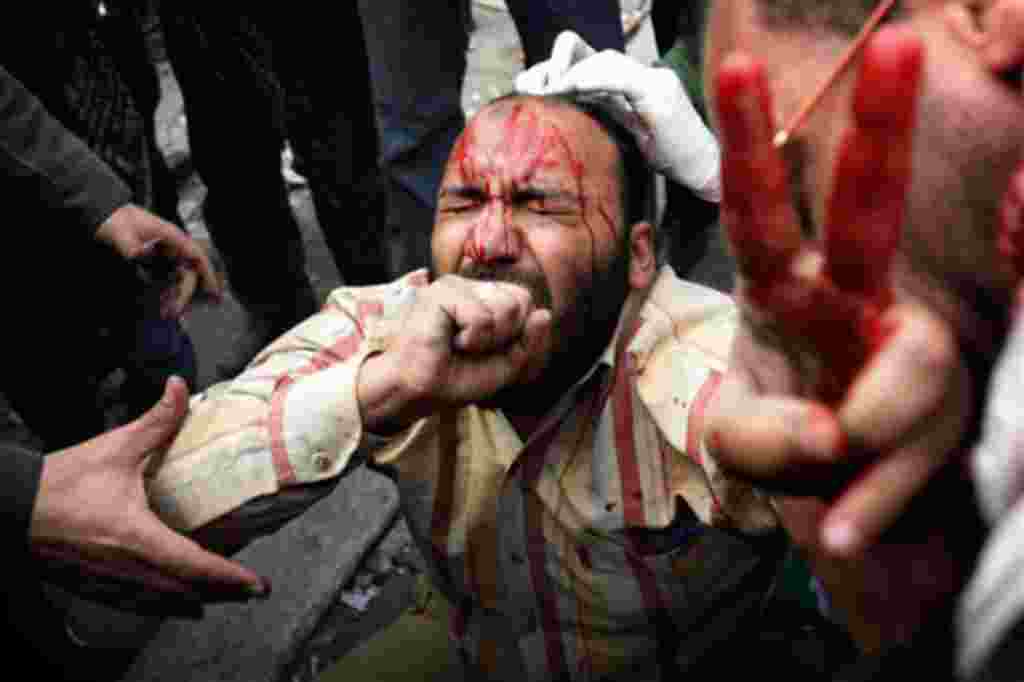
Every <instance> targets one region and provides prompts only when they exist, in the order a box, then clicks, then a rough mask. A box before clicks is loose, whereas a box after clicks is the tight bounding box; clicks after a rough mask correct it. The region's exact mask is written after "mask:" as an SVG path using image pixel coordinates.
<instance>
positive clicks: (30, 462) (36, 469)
mask: <svg viewBox="0 0 1024 682" xmlns="http://www.w3.org/2000/svg"><path fill="white" fill-rule="evenodd" d="M42 471H43V457H42V455H41V454H39V453H38V452H35V451H33V450H29V449H28V448H25V447H22V446H20V445H15V444H12V443H0V495H2V496H3V499H4V507H5V508H4V509H3V510H2V511H0V519H2V521H0V526H2V529H0V538H3V541H4V542H11V541H12V539H16V541H17V542H18V543H19V544H18V545H17V548H18V551H19V552H21V551H26V550H27V549H28V527H29V522H30V521H31V519H32V510H33V508H34V507H35V503H36V494H37V493H38V492H39V478H40V476H41V474H42Z"/></svg>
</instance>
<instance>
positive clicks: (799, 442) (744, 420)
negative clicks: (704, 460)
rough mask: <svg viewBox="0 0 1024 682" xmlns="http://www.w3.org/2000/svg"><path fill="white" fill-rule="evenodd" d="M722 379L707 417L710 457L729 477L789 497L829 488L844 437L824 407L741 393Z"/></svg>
mask: <svg viewBox="0 0 1024 682" xmlns="http://www.w3.org/2000/svg"><path fill="white" fill-rule="evenodd" d="M742 384H743V382H742V380H740V379H739V378H737V377H736V376H727V377H726V378H725V380H724V381H723V383H722V386H721V388H720V389H719V393H718V395H717V396H716V398H715V402H714V403H713V404H712V406H711V408H710V410H709V413H708V425H707V430H706V433H705V438H704V440H705V445H706V447H707V449H708V454H709V456H710V457H711V458H712V459H714V460H715V461H716V462H717V463H718V464H720V465H721V466H722V467H723V468H725V469H726V470H728V471H729V472H730V473H731V474H732V475H734V476H737V477H739V478H743V479H746V480H749V481H752V482H753V483H755V484H756V485H758V486H759V487H761V488H764V489H766V490H772V491H774V492H784V493H789V494H794V495H803V494H820V493H823V492H826V491H830V490H833V489H834V488H835V483H836V482H837V481H838V479H839V478H841V477H840V476H839V475H838V474H837V472H836V462H837V460H836V458H837V457H839V456H840V454H841V452H842V450H843V447H844V436H843V433H842V431H841V429H840V428H839V422H838V420H837V419H836V416H835V414H834V413H832V412H831V411H830V410H828V409H827V408H825V407H824V406H822V405H820V404H817V403H813V402H809V401H806V400H801V399H798V398H790V397H786V396H770V397H769V396H762V395H756V394H754V393H752V392H749V391H746V390H744V388H743V386H742Z"/></svg>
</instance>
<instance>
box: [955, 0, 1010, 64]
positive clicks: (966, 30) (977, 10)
mask: <svg viewBox="0 0 1024 682" xmlns="http://www.w3.org/2000/svg"><path fill="white" fill-rule="evenodd" d="M943 12H944V13H945V19H946V24H947V25H948V26H949V28H950V29H951V30H952V33H953V35H954V36H955V37H956V38H957V39H958V40H959V41H960V42H961V43H962V44H963V45H964V46H965V47H967V48H968V49H971V50H973V51H976V52H977V53H978V56H979V57H980V58H981V60H982V62H983V63H984V64H985V65H986V66H987V67H988V68H989V69H991V70H992V71H995V72H998V73H1003V72H1006V71H1008V70H1011V69H1017V68H1020V66H1021V64H1022V63H1024V0H957V1H956V2H950V3H947V4H946V5H945V6H944V7H943Z"/></svg>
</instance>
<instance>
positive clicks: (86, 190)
mask: <svg viewBox="0 0 1024 682" xmlns="http://www.w3.org/2000/svg"><path fill="white" fill-rule="evenodd" d="M0 173H2V174H3V178H2V179H0V187H3V191H4V197H5V198H7V200H8V201H10V202H13V204H14V206H13V207H8V208H9V209H11V208H13V209H15V210H14V211H11V210H9V213H10V214H11V215H28V216H32V215H37V214H38V213H39V210H40V209H46V210H47V211H48V216H47V218H48V219H49V217H50V215H52V214H49V211H56V212H57V213H59V214H61V215H62V216H63V218H64V219H66V220H69V221H72V222H73V223H77V224H79V225H81V226H82V229H83V230H87V231H88V232H89V234H90V236H91V234H92V232H94V231H95V230H96V228H97V227H99V226H100V224H101V223H103V221H105V220H106V219H107V218H109V217H110V214H111V213H113V212H114V211H115V210H116V209H118V208H120V207H121V206H124V205H125V204H127V203H129V202H130V201H131V191H130V190H129V189H128V186H127V185H125V183H124V182H123V181H122V180H121V179H120V178H118V177H117V175H116V174H115V173H114V171H113V170H112V169H111V168H110V167H109V166H107V164H105V163H104V162H103V161H102V160H101V159H100V158H99V157H98V156H96V155H95V154H94V153H93V152H92V151H91V150H90V149H89V148H88V146H86V144H85V143H84V142H82V141H81V140H80V139H79V138H78V137H76V136H75V135H74V134H72V133H71V132H69V131H68V130H67V129H66V128H64V126H63V125H61V123H60V122H59V121H57V120H56V119H55V118H54V117H53V116H51V115H50V114H49V113H48V112H47V111H46V109H45V108H44V107H43V105H42V104H41V103H40V102H39V100H38V99H36V97H35V96H34V95H32V93H30V92H29V91H28V90H27V89H25V87H24V86H23V85H22V84H21V82H20V81H19V80H18V79H17V78H15V77H14V76H12V75H11V74H10V72H8V71H7V70H6V69H4V68H3V67H0ZM17 209H22V210H20V211H19V210H17Z"/></svg>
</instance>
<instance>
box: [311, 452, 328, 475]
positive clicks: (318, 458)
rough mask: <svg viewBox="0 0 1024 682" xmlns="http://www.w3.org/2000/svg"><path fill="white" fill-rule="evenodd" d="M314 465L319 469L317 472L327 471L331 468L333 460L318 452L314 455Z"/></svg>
mask: <svg viewBox="0 0 1024 682" xmlns="http://www.w3.org/2000/svg"><path fill="white" fill-rule="evenodd" d="M313 465H314V466H315V467H316V468H317V471H321V472H323V471H327V470H328V469H330V468H331V458H330V457H328V456H327V455H326V454H324V453H322V452H318V453H317V454H315V455H313Z"/></svg>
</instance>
